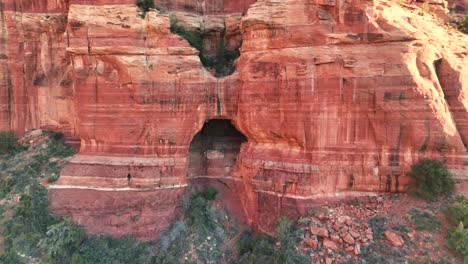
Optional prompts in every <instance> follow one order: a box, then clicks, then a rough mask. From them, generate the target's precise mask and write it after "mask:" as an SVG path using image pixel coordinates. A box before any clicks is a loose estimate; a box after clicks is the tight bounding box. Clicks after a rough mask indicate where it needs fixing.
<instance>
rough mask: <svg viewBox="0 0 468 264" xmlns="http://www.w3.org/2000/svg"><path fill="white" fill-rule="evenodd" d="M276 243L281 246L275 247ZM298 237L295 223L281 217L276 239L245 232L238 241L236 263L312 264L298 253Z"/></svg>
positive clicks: (277, 226)
mask: <svg viewBox="0 0 468 264" xmlns="http://www.w3.org/2000/svg"><path fill="white" fill-rule="evenodd" d="M275 241H277V242H279V246H278V247H276V246H275ZM298 241H299V237H298V236H297V234H296V232H295V230H294V226H293V222H292V221H291V220H289V219H288V218H287V217H284V216H283V217H280V218H279V219H278V224H277V225H276V229H275V237H269V236H253V235H252V234H251V233H250V232H244V233H243V234H242V235H241V237H240V238H239V240H238V241H237V249H238V252H239V257H238V259H237V261H236V263H282V264H287V263H291V264H292V263H295V264H296V263H297V264H299V263H310V259H309V258H308V257H306V256H304V255H300V254H298V253H297V252H296V245H297V244H298Z"/></svg>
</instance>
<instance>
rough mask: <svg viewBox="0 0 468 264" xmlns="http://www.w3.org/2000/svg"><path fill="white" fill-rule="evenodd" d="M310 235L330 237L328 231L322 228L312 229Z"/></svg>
mask: <svg viewBox="0 0 468 264" xmlns="http://www.w3.org/2000/svg"><path fill="white" fill-rule="evenodd" d="M310 233H312V234H313V235H317V236H319V237H328V230H327V229H325V228H322V227H311V228H310Z"/></svg>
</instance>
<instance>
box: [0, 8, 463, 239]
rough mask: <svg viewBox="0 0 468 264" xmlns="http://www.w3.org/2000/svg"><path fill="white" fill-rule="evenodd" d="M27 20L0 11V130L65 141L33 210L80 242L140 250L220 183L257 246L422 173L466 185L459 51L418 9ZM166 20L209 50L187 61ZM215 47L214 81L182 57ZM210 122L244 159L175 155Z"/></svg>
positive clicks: (212, 152) (56, 14) (219, 148)
mask: <svg viewBox="0 0 468 264" xmlns="http://www.w3.org/2000/svg"><path fill="white" fill-rule="evenodd" d="M42 2H43V3H42ZM42 2H40V1H39V2H37V1H35V2H34V3H35V5H32V4H29V5H28V4H26V2H25V3H23V4H22V5H19V1H7V3H6V4H4V5H3V9H2V22H3V23H2V27H1V30H2V31H1V33H2V40H4V41H3V42H1V43H0V47H1V54H2V56H1V57H0V59H1V60H3V61H6V62H7V64H6V65H7V67H3V68H2V71H1V78H0V80H1V82H0V84H1V85H2V86H1V93H0V104H1V107H2V108H1V112H0V124H1V125H2V127H1V128H2V129H14V130H16V131H17V132H20V131H24V129H29V128H33V127H51V128H54V129H57V130H62V131H64V132H66V133H67V134H68V135H70V136H74V137H79V139H80V141H81V148H80V152H79V154H78V155H76V156H75V157H74V158H73V159H72V160H71V161H70V163H69V164H68V165H67V166H66V167H65V168H64V169H63V171H62V175H61V177H60V179H59V181H58V182H57V183H56V184H54V185H52V186H50V191H49V193H50V207H51V209H52V211H54V212H55V213H57V214H59V215H70V216H72V217H73V219H75V221H77V222H78V223H79V224H81V225H83V226H85V227H87V228H88V230H90V231H92V232H95V233H111V234H114V235H123V234H134V235H137V236H138V237H140V238H142V239H151V238H154V236H155V234H157V233H159V232H160V231H162V230H164V229H165V228H166V227H167V226H168V225H170V223H171V220H172V219H173V217H174V216H175V215H176V214H177V211H178V208H179V205H180V203H181V200H182V196H183V194H184V192H185V190H186V188H187V187H188V186H189V185H190V184H194V183H195V182H197V183H202V184H214V183H216V184H218V185H220V183H224V185H223V186H225V188H226V192H230V194H229V195H226V197H229V199H231V200H233V199H234V200H238V201H239V202H238V203H236V204H238V205H240V207H241V208H242V210H243V214H244V217H245V219H246V221H247V222H248V223H249V224H251V225H253V226H255V227H257V229H258V230H260V231H265V232H268V231H271V230H272V227H273V226H274V224H275V222H276V218H277V217H278V216H279V215H287V216H290V217H296V216H298V215H300V214H304V213H305V212H306V211H307V210H308V208H311V207H313V206H317V205H319V204H321V203H323V202H325V201H328V200H330V199H336V198H340V197H349V196H354V195H363V194H372V193H379V192H401V191H404V185H405V183H406V182H407V178H406V177H405V175H406V172H407V171H408V170H409V168H410V166H411V165H412V164H413V163H415V162H416V161H418V160H419V159H421V158H423V157H431V158H436V159H439V160H442V161H443V162H445V164H446V165H447V166H448V167H449V168H450V169H451V170H452V171H453V172H454V173H455V174H456V175H457V177H458V178H460V179H462V178H464V177H465V178H466V177H467V162H468V161H467V158H468V157H467V153H466V144H467V141H466V140H467V139H466V136H467V135H468V131H467V129H468V115H467V111H468V99H467V96H468V95H467V93H468V76H467V74H466V65H468V61H467V60H468V59H467V55H466V52H467V51H466V46H468V45H467V44H468V39H467V37H466V36H465V35H462V34H461V33H459V32H456V31H455V30H453V29H448V28H445V27H443V26H441V25H439V24H438V22H437V21H434V19H433V17H432V16H430V15H428V14H425V13H424V12H422V13H421V12H419V11H418V9H414V10H412V9H407V8H405V7H402V6H400V5H398V4H394V3H392V2H388V1H380V0H379V1H378V0H376V1H371V2H361V1H351V2H349V1H348V2H345V1H331V2H330V1H329V2H323V1H318V0H314V1H309V0H300V1H297V0H295V1H292V0H284V1H273V0H261V1H257V2H256V3H252V2H253V1H250V2H249V1H245V5H244V4H243V2H242V1H236V2H235V3H237V4H234V1H232V3H231V2H229V3H227V2H226V3H224V8H220V7H218V6H217V5H211V4H209V3H208V1H199V2H197V1H193V5H190V6H195V7H196V8H192V7H187V6H186V7H183V8H181V7H180V5H179V4H178V3H179V2H178V1H170V2H169V1H167V2H164V3H166V5H167V6H166V7H165V8H166V10H165V12H161V11H157V10H153V11H150V12H148V13H147V14H146V17H145V18H143V19H142V18H141V17H140V16H139V13H138V10H137V7H136V6H135V5H134V3H133V1H128V2H125V1H110V0H109V1H93V2H94V3H90V2H89V1H88V2H87V1H78V0H77V1H73V0H72V1H68V5H67V4H65V3H66V1H65V2H64V3H63V4H59V2H56V1H54V4H51V3H49V2H50V1H42ZM96 2H97V3H96ZM184 2H187V1H184ZM28 3H29V2H28ZM39 3H42V4H39ZM164 3H162V2H161V3H159V4H161V5H162V6H164ZM200 3H202V5H201V7H199V6H200V5H199V4H200ZM217 3H218V2H217ZM240 3H242V4H240ZM251 4H252V5H251ZM174 5H175V6H174ZM19 6H21V8H19ZM249 6H250V7H249ZM247 7H249V8H248V11H247V12H245V14H244V15H242V13H241V12H243V11H244V10H245V9H246V8H247ZM171 8H173V10H172V9H171ZM192 9H195V11H193V10H192ZM174 10H177V12H178V13H175V12H173V11H174ZM197 10H198V11H197ZM206 10H215V11H213V12H211V11H210V12H208V11H206ZM180 11H184V12H185V13H180ZM188 11H190V12H192V13H194V14H188ZM213 14H216V15H213ZM174 17H176V18H177V21H179V22H180V21H182V22H181V23H180V25H182V26H183V28H184V30H186V31H187V32H189V33H194V32H196V31H201V29H203V32H205V33H207V32H208V33H209V32H214V34H211V35H210V34H204V35H206V36H208V37H206V38H205V40H206V41H204V42H203V44H202V45H200V47H201V48H199V49H196V48H195V47H193V46H191V45H190V43H189V41H187V40H186V39H184V38H183V37H181V36H179V35H177V34H174V33H173V32H171V18H172V19H174ZM189 18H190V19H189ZM219 21H222V22H220V23H218V22H219ZM218 24H219V25H220V26H219V27H217V25H218ZM193 25H195V26H193ZM220 32H222V34H219V33H220ZM220 40H222V43H223V44H224V48H225V49H226V50H234V49H236V48H239V47H240V57H239V58H238V59H237V60H236V61H235V62H234V63H233V67H234V68H235V71H233V72H230V73H232V74H231V75H229V76H227V77H224V78H217V77H215V76H214V75H213V71H212V70H211V72H210V69H209V67H208V69H207V68H205V67H204V65H203V64H202V62H201V60H200V57H199V54H200V52H202V53H203V54H205V55H206V56H208V57H211V58H216V57H217V54H216V52H214V53H213V49H209V47H210V45H212V44H213V43H216V44H219V43H220V42H221V41H220ZM241 43H242V45H240V44H241ZM203 54H202V55H203ZM205 66H206V65H205ZM212 119H227V120H230V121H231V123H232V124H233V125H234V127H235V129H237V130H238V132H240V133H241V134H242V137H245V139H246V142H244V141H243V140H242V141H241V142H243V143H242V144H241V145H240V148H239V147H234V146H233V145H232V144H233V142H238V140H234V141H233V139H232V137H231V136H232V134H231V133H227V134H222V135H217V134H216V133H215V134H214V135H208V138H209V142H211V143H210V145H209V146H205V147H204V148H191V147H190V146H191V145H192V144H193V143H194V137H195V136H196V134H197V133H198V132H199V131H203V130H202V127H204V124H205V122H207V121H208V120H212ZM229 129H234V128H229ZM205 138H206V137H205ZM201 142H202V143H201V144H203V142H207V141H206V140H205V141H203V140H202V141H201ZM236 144H237V143H236ZM193 149H198V150H199V149H203V150H204V151H202V152H200V151H198V152H197V153H195V152H192V150H193ZM194 158H196V159H198V160H200V164H202V166H206V167H205V168H199V167H197V166H194V167H191V165H190V164H194V163H197V162H196V161H195V162H194V160H193V159H194ZM204 164H206V165H204ZM223 168H224V169H223ZM192 169H193V170H192ZM190 172H194V173H195V174H190ZM197 172H198V173H199V174H205V175H196V173H197ZM187 176H190V177H187ZM221 185H222V184H221ZM233 204H234V203H233ZM340 239H342V238H340ZM346 239H348V240H349V241H351V240H350V237H347V238H346ZM332 242H333V241H332ZM335 243H336V242H335ZM312 244H313V243H312Z"/></svg>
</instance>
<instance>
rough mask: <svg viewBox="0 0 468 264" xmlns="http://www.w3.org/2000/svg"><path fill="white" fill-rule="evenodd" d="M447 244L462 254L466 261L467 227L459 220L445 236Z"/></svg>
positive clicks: (467, 254)
mask: <svg viewBox="0 0 468 264" xmlns="http://www.w3.org/2000/svg"><path fill="white" fill-rule="evenodd" d="M447 242H448V246H449V247H450V248H451V249H453V250H455V251H456V252H457V253H459V254H460V255H462V256H463V258H464V261H465V263H467V262H468V229H467V228H465V227H464V225H463V223H462V222H460V223H459V224H458V226H457V227H456V228H452V229H451V230H450V231H449V233H448V236H447Z"/></svg>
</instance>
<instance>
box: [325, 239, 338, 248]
mask: <svg viewBox="0 0 468 264" xmlns="http://www.w3.org/2000/svg"><path fill="white" fill-rule="evenodd" d="M323 248H325V249H333V250H337V249H338V244H336V243H335V242H333V241H331V240H330V239H328V238H325V239H324V240H323Z"/></svg>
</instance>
